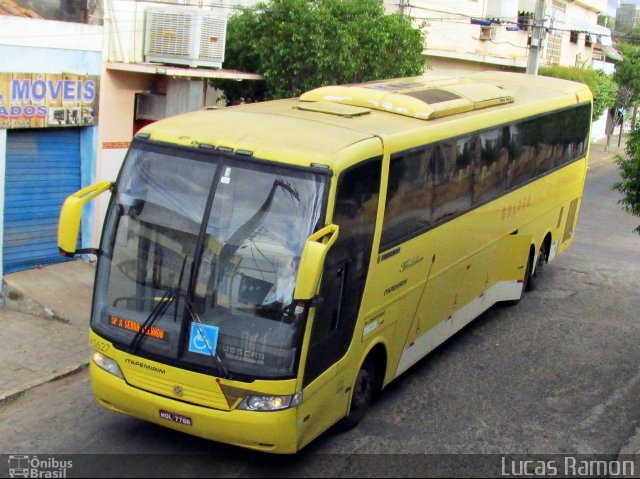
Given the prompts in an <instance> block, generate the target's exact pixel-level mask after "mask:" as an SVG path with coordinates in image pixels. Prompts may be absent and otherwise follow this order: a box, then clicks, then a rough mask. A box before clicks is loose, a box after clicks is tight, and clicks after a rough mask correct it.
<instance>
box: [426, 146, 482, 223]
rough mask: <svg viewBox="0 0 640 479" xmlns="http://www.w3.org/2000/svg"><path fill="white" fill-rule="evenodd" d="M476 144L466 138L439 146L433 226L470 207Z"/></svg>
mask: <svg viewBox="0 0 640 479" xmlns="http://www.w3.org/2000/svg"><path fill="white" fill-rule="evenodd" d="M477 143H478V140H477V136H475V135H467V136H463V137H460V138H457V139H455V140H447V141H443V142H441V143H440V144H439V146H440V148H441V151H442V156H441V158H438V159H437V161H438V165H437V166H436V168H435V170H436V175H435V178H434V186H433V189H434V191H433V215H432V218H431V221H432V223H436V222H438V221H441V220H445V219H448V218H450V217H453V216H456V215H458V214H460V213H463V212H465V211H467V210H468V209H469V208H470V207H471V201H472V191H473V168H474V164H475V162H476V156H477V155H478V153H479V151H478V145H477ZM438 167H440V168H438ZM438 170H439V171H438Z"/></svg>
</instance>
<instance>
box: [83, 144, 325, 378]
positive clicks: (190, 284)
mask: <svg viewBox="0 0 640 479" xmlns="http://www.w3.org/2000/svg"><path fill="white" fill-rule="evenodd" d="M327 184H328V176H327V175H326V174H324V172H320V173H318V172H314V171H311V170H308V169H294V168H285V167H282V166H280V165H274V164H270V163H267V162H260V161H256V160H249V161H247V160H246V159H245V160H244V161H242V160H241V159H239V158H235V157H232V156H231V155H222V154H203V153H196V152H191V151H188V150H186V149H177V148H173V149H172V148H171V147H169V146H158V145H150V144H146V143H142V142H137V143H134V145H133V147H132V149H131V150H130V152H129V154H128V157H127V160H126V163H125V166H124V168H123V171H122V174H121V176H120V179H119V182H118V184H117V188H116V194H115V197H114V199H113V201H112V204H111V206H110V209H109V212H108V216H107V228H106V231H107V232H109V233H108V234H105V236H104V238H103V244H102V247H101V249H102V252H103V255H102V257H101V259H100V264H99V268H98V274H97V276H96V303H95V304H96V307H95V308H94V315H93V318H92V327H93V329H94V330H96V331H97V332H99V333H100V334H102V335H104V336H105V337H106V338H107V339H110V340H111V341H113V342H114V344H116V345H118V346H119V347H122V348H123V349H126V350H128V351H129V352H132V353H136V354H140V355H142V356H146V357H150V358H153V359H157V360H159V361H163V362H167V363H169V364H178V365H179V366H180V367H185V368H188V369H193V370H203V371H209V372H214V373H217V374H223V375H229V376H232V377H248V378H250V379H251V378H275V377H277V378H285V377H293V376H295V372H296V366H297V362H298V358H299V352H300V346H301V342H302V333H303V329H304V324H301V323H302V322H303V321H302V319H303V315H301V314H299V313H300V312H299V310H298V311H296V308H295V305H294V302H293V297H294V288H295V279H296V276H297V271H298V261H299V258H300V255H301V253H302V248H303V246H304V243H305V240H306V238H307V237H308V236H309V235H310V234H311V233H312V232H313V231H314V229H315V228H316V227H317V225H318V224H319V222H320V219H321V216H322V213H323V211H324V210H323V204H324V199H325V196H326V195H325V192H326V188H327ZM145 326H146V327H145Z"/></svg>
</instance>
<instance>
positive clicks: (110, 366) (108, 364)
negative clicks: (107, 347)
mask: <svg viewBox="0 0 640 479" xmlns="http://www.w3.org/2000/svg"><path fill="white" fill-rule="evenodd" d="M91 359H93V362H94V363H96V365H98V366H99V367H100V368H102V369H104V370H105V371H107V372H108V373H111V374H113V375H114V376H117V377H119V378H120V379H124V375H123V374H122V371H121V370H120V366H118V363H116V362H115V361H114V360H113V359H111V358H108V357H106V356H105V355H104V354H101V353H99V352H98V351H95V352H94V353H93V356H91Z"/></svg>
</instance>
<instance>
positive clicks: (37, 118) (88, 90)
mask: <svg viewBox="0 0 640 479" xmlns="http://www.w3.org/2000/svg"><path fill="white" fill-rule="evenodd" d="M99 79H100V77H99V76H94V75H71V74H42V73H0V128H3V129H5V128H47V127H62V126H88V125H95V124H97V122H98V87H99Z"/></svg>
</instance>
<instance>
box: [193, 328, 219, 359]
mask: <svg viewBox="0 0 640 479" xmlns="http://www.w3.org/2000/svg"><path fill="white" fill-rule="evenodd" d="M218 329H219V328H218V327H217V326H211V325H209V324H202V323H191V333H190V336H189V352H192V353H197V354H206V355H207V356H214V355H215V354H216V347H217V346H218Z"/></svg>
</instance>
